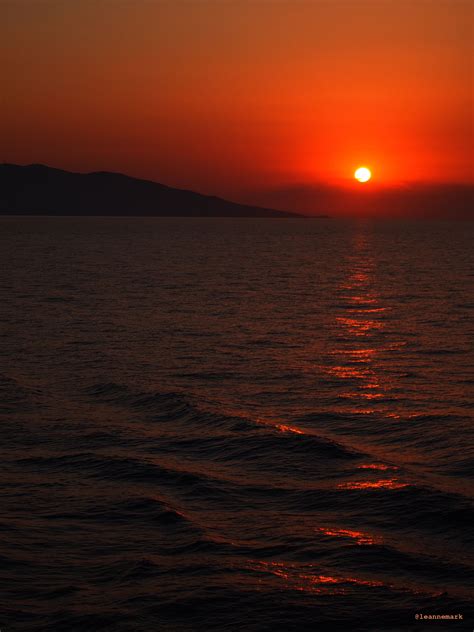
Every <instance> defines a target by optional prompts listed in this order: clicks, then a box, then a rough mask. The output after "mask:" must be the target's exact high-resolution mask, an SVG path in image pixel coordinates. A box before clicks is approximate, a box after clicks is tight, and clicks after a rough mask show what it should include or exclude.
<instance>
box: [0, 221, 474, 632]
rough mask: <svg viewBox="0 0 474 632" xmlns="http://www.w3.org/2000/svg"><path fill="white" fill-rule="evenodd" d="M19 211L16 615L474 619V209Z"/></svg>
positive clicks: (9, 270) (416, 626)
mask: <svg viewBox="0 0 474 632" xmlns="http://www.w3.org/2000/svg"><path fill="white" fill-rule="evenodd" d="M0 226H1V257H2V271H3V275H2V276H3V281H2V284H1V322H2V330H1V331H2V334H1V339H0V343H1V344H0V348H1V359H2V367H3V368H2V370H1V371H2V372H1V376H0V380H1V381H0V388H1V394H2V398H1V402H2V403H1V414H2V422H1V433H2V434H1V451H2V458H1V466H2V470H3V474H2V481H3V487H2V503H1V507H2V511H1V516H0V530H1V535H2V538H1V544H0V555H1V567H0V576H1V578H2V585H3V587H4V590H2V593H1V596H0V599H1V601H2V611H3V614H2V615H1V620H0V627H1V629H2V631H3V630H5V631H7V632H8V631H15V630H25V631H33V630H35V631H36V630H54V631H59V630H61V631H65V632H74V631H81V632H82V631H96V630H107V631H110V632H115V631H117V632H125V631H127V632H131V631H133V632H135V631H137V632H142V631H143V632H145V631H146V632H155V631H162V630H164V631H168V630H169V631H179V632H183V631H193V632H195V631H201V630H202V631H208V630H216V631H217V630H218V631H236V630H243V631H247V630H248V631H255V632H260V631H264V630H272V631H274V630H277V631H279V630H282V631H299V630H301V631H303V630H305V631H306V630H311V631H316V630H318V631H319V630H322V631H325V630H346V631H348V632H352V631H357V630H373V631H374V632H375V631H379V630H394V631H398V630H433V629H434V628H435V627H436V629H438V628H439V627H443V629H444V630H464V629H469V630H470V629H472V627H473V625H472V619H471V620H470V622H469V617H472V611H473V595H472V592H471V590H470V589H471V588H472V586H473V585H474V556H473V548H472V545H473V539H474V536H473V524H474V520H473V511H472V487H471V482H470V481H471V480H472V474H473V471H474V467H473V463H472V454H473V450H472V448H473V426H472V418H470V416H469V415H470V410H469V403H470V402H471V403H472V389H473V379H474V376H473V372H472V369H473V353H472V341H473V340H474V331H473V321H472V314H473V307H474V296H473V285H474V284H473V281H474V266H473V257H472V253H473V252H474V249H472V245H473V240H472V232H473V225H472V224H469V223H461V222H457V223H454V222H453V223H449V222H444V223H443V222H439V223H437V222H432V223H431V222H425V223H414V222H406V223H388V222H386V223H382V222H381V223H364V222H343V221H336V220H308V221H306V220H255V221H254V220H229V219H222V220H194V219H182V220H171V219H135V220H132V219H123V218H122V219H117V218H116V219H114V218H109V219H101V218H89V219H79V218H58V219H53V218H22V219H21V220H18V219H14V218H3V219H1V221H0ZM416 613H425V614H433V613H438V614H457V613H461V614H463V616H464V620H463V621H462V622H461V621H451V622H449V621H443V622H433V621H428V622H426V623H423V622H422V621H415V619H414V617H415V614H416Z"/></svg>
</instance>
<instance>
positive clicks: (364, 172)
mask: <svg viewBox="0 0 474 632" xmlns="http://www.w3.org/2000/svg"><path fill="white" fill-rule="evenodd" d="M371 177H372V173H371V171H370V169H367V167H358V168H357V169H356V170H355V171H354V178H355V179H356V180H359V182H368V181H369V180H370V178H371Z"/></svg>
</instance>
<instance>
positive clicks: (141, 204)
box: [0, 164, 298, 217]
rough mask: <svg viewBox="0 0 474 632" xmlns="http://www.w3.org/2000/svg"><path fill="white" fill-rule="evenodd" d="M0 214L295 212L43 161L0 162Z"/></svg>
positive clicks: (283, 214) (269, 214) (238, 214)
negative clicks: (33, 163) (24, 164)
mask: <svg viewBox="0 0 474 632" xmlns="http://www.w3.org/2000/svg"><path fill="white" fill-rule="evenodd" d="M0 213H1V214H3V215H7V214H8V215H130V216H175V217H298V214H296V213H289V212H286V211H275V210H272V209H269V208H261V207H258V206H249V205H245V204H237V203H234V202H229V201H227V200H222V199H220V198H217V197H211V196H207V195H201V194H199V193H193V192H192V191H185V190H181V189H173V188H171V187H167V186H165V185H163V184H158V183H156V182H150V181H148V180H139V179H137V178H131V177H129V176H125V175H122V174H119V173H108V172H102V171H101V172H95V173H85V174H82V173H72V172H69V171H62V170H61V169H53V168H51V167H47V166H44V165H27V166H19V165H12V164H3V165H0Z"/></svg>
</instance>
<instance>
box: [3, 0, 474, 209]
mask: <svg viewBox="0 0 474 632" xmlns="http://www.w3.org/2000/svg"><path fill="white" fill-rule="evenodd" d="M473 12H474V3H472V2H471V1H470V0H469V1H468V0H466V1H464V0H306V1H301V0H253V1H252V0H207V1H206V0H203V1H200V0H194V1H191V0H189V1H185V0H169V1H167V0H163V1H159V0H155V1H153V0H80V1H74V2H72V1H68V0H57V1H51V0H0V64H1V94H0V162H14V163H19V164H28V163H44V164H49V165H51V166H55V167H60V168H64V169H70V170H75V171H93V170H110V171H119V172H124V173H128V174H130V175H132V176H136V177H143V178H149V179H153V180H156V181H158V182H162V183H164V184H168V185H170V186H177V187H181V188H190V189H193V190H195V191H200V192H203V193H211V194H216V195H222V196H226V197H231V198H232V199H238V200H245V201H251V200H252V196H253V195H254V192H255V196H256V197H255V199H256V198H257V197H258V199H259V201H260V202H265V191H271V192H273V193H272V195H273V198H274V192H275V191H278V190H279V189H284V190H285V191H288V190H291V188H292V187H310V188H311V187H316V188H317V187H321V186H325V187H336V188H337V187H340V186H342V187H347V186H352V187H355V186H359V187H360V186H371V187H404V186H407V185H410V183H420V182H421V183H425V184H436V185H439V184H444V183H468V182H472V180H473V153H472V147H473V109H472V105H473V104H472V99H473V75H472V59H473V54H472V53H473V51H472V41H473V37H472V36H473ZM360 165H367V166H369V167H370V168H371V169H372V172H373V178H372V180H371V181H370V183H368V184H367V185H360V184H358V183H354V180H353V178H352V174H353V171H354V169H355V168H356V167H357V166H360ZM268 199H270V198H268ZM288 204H290V205H291V196H290V200H289V201H288ZM288 204H286V206H288Z"/></svg>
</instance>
